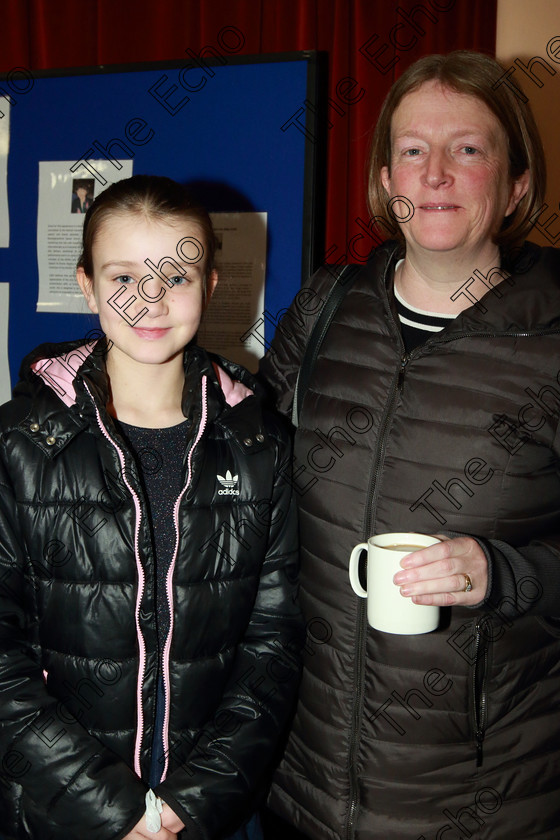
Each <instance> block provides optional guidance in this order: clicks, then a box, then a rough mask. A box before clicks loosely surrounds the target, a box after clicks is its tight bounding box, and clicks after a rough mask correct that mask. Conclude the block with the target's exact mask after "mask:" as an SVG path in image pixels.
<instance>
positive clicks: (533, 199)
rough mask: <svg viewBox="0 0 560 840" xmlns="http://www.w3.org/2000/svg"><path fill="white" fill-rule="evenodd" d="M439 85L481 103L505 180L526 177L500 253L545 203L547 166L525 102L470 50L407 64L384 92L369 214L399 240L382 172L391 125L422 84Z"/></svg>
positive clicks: (516, 241)
mask: <svg viewBox="0 0 560 840" xmlns="http://www.w3.org/2000/svg"><path fill="white" fill-rule="evenodd" d="M431 81H438V82H440V83H441V84H442V85H443V87H446V88H450V89H451V90H454V91H456V92H457V93H462V94H467V95H468V96H475V97H476V98H477V99H480V100H481V101H482V102H484V104H485V105H487V106H488V108H490V110H491V111H492V113H493V114H494V115H495V116H496V117H497V119H498V121H499V123H500V125H501V126H502V127H503V129H504V131H505V134H506V137H507V143H508V153H509V175H510V178H512V179H515V178H518V177H519V176H520V175H522V174H523V172H525V170H526V169H528V170H529V173H530V183H529V189H528V190H527V193H526V195H525V196H524V197H523V198H522V199H521V201H520V202H519V204H518V205H517V207H516V209H515V211H514V212H513V213H512V214H511V215H510V216H507V217H506V218H505V219H504V221H503V224H502V228H501V230H500V232H499V233H498V234H497V236H496V243H497V244H498V245H500V246H501V247H502V248H503V249H504V252H505V253H506V254H507V252H508V251H509V250H510V249H512V248H514V247H515V246H518V245H520V244H521V243H522V242H523V240H524V239H525V237H526V236H527V234H528V233H529V231H530V229H531V227H532V226H533V224H534V218H535V216H536V215H537V214H538V211H539V209H540V208H541V207H542V204H543V201H544V194H545V189H546V164H545V157H544V151H543V147H542V142H541V138H540V136H539V132H538V129H537V126H536V123H535V119H534V117H533V114H532V111H531V108H530V106H529V103H528V101H523V100H526V97H525V96H524V95H523V94H522V92H521V91H518V92H517V93H516V91H515V89H514V88H513V87H512V86H511V83H510V82H509V80H508V79H507V77H505V73H504V70H503V68H502V67H501V66H500V65H499V64H498V62H497V61H494V59H493V58H490V57H489V56H486V55H483V54H482V53H477V52H471V51H469V50H456V51H455V52H451V53H449V54H448V55H427V56H424V58H421V59H419V61H416V62H415V63H414V64H412V65H411V66H410V67H409V68H408V69H407V70H406V71H405V72H404V73H403V75H402V76H401V77H400V78H399V79H398V80H397V81H396V82H395V84H394V85H393V87H392V88H391V90H390V91H389V93H388V95H387V97H386V99H385V101H384V103H383V105H382V107H381V113H380V115H379V119H378V121H377V124H376V126H375V131H374V134H373V139H372V143H371V149H370V154H369V159H368V209H369V211H370V213H371V215H372V217H373V218H375V219H377V220H378V221H379V222H380V223H381V224H382V225H383V227H384V228H388V229H389V232H390V234H391V235H393V236H395V237H396V238H397V239H401V240H403V239H404V237H403V234H402V231H401V229H400V227H399V225H398V223H397V221H396V219H395V216H394V215H393V214H392V213H391V211H390V208H389V207H388V206H387V193H386V191H385V189H384V187H383V184H382V183H381V169H382V168H383V167H384V166H387V167H388V168H389V171H390V169H391V121H392V118H393V114H394V113H395V110H396V108H397V107H398V105H399V103H400V102H401V100H402V99H403V97H404V96H406V95H407V94H408V93H411V92H412V91H414V90H416V89H417V88H419V87H420V85H422V84H424V83H425V82H431Z"/></svg>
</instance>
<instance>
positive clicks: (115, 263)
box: [101, 260, 138, 271]
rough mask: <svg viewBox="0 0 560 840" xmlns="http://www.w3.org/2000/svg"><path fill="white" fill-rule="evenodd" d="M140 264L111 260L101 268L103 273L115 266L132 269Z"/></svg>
mask: <svg viewBox="0 0 560 840" xmlns="http://www.w3.org/2000/svg"><path fill="white" fill-rule="evenodd" d="M135 265H138V263H135V262H132V261H131V260H110V261H109V262H106V263H103V265H102V266H101V271H104V269H106V268H112V267H113V266H119V267H120V268H131V267H133V266H135Z"/></svg>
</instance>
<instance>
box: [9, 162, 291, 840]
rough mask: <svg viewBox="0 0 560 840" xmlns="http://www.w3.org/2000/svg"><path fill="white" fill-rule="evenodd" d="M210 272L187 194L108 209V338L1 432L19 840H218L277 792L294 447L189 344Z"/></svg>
mask: <svg viewBox="0 0 560 840" xmlns="http://www.w3.org/2000/svg"><path fill="white" fill-rule="evenodd" d="M213 256H214V234H213V230H212V224H211V222H210V219H209V216H208V214H207V212H206V211H205V210H204V209H203V208H202V207H199V206H198V205H197V204H195V203H194V202H193V201H192V199H191V197H190V196H189V193H188V191H187V190H186V189H185V188H184V187H183V186H181V185H180V184H177V183H175V182H173V181H171V180H170V179H168V178H161V177H156V176H147V175H137V176H134V177H133V178H130V179H127V180H123V181H119V182H118V183H116V184H113V185H112V186H110V187H109V188H108V189H107V190H105V191H104V192H103V193H101V194H100V196H99V197H98V198H97V199H96V201H95V202H94V203H93V205H92V207H91V208H90V209H89V210H88V213H87V215H86V218H85V222H84V229H83V252H82V255H81V257H80V260H79V263H78V272H77V279H78V283H79V285H80V287H81V289H82V291H83V293H84V296H85V298H86V301H87V304H88V306H89V308H90V309H91V310H92V312H94V313H96V314H98V315H99V318H100V322H101V327H102V329H103V331H104V332H105V338H104V339H102V340H101V341H98V342H97V343H96V342H87V341H74V342H67V343H64V344H56V345H52V344H51V345H42V346H41V347H39V348H38V349H37V350H36V351H34V352H33V353H32V354H31V355H30V356H29V357H28V358H27V359H26V360H25V361H24V363H23V366H22V381H21V382H20V384H19V385H18V386H17V388H16V391H15V396H14V399H13V400H11V401H10V402H8V403H6V404H5V405H4V406H2V408H1V409H0V428H1V437H0V484H1V494H0V573H1V577H0V582H1V585H0V639H1V648H0V696H1V703H0V756H1V767H2V775H1V777H0V780H1V783H2V784H1V785H0V812H1V815H2V819H1V821H0V822H1V829H2V832H3V834H4V835H7V837H8V838H9V840H11V838H23V839H24V840H69V838H78V837H79V838H80V840H104V838H107V840H109V838H111V839H112V838H115V840H116V839H117V838H125V840H142V838H148V837H154V836H157V837H158V838H159V840H174V839H175V838H177V836H182V837H184V836H187V837H189V838H191V837H192V838H201V840H210V838H215V837H220V838H222V837H224V836H227V835H229V834H231V833H232V832H233V831H234V830H236V829H237V828H238V827H239V826H240V825H241V824H242V823H245V822H246V820H247V817H248V816H249V815H250V813H251V810H252V809H253V808H254V805H255V801H256V800H258V797H259V795H262V792H263V791H264V789H265V783H266V779H267V777H268V776H269V774H270V771H271V767H272V760H273V756H274V754H275V751H276V749H277V744H278V741H279V738H280V737H281V735H282V732H283V729H284V726H285V721H286V720H287V717H288V715H289V712H290V707H291V702H292V697H293V694H294V692H295V688H296V685H297V681H298V678H299V665H298V655H297V654H298V647H299V644H298V639H299V637H300V635H301V632H300V617H299V610H298V608H297V606H296V604H295V597H294V596H295V585H296V581H295V568H296V552H295V547H296V543H295V538H296V527H295V520H294V516H293V513H294V511H293V507H292V505H291V501H290V499H291V491H290V487H289V485H288V484H287V482H286V480H285V479H284V478H282V475H283V471H284V470H285V469H286V461H287V460H289V446H288V441H287V435H286V432H285V431H283V430H282V428H281V427H280V425H279V423H278V422H277V421H276V419H275V418H274V417H272V416H270V415H268V414H267V413H264V412H263V411H262V407H261V404H260V400H259V399H258V397H257V396H255V395H254V393H253V389H254V382H253V380H252V378H251V377H250V376H249V374H248V373H247V371H245V370H244V369H243V368H240V367H239V366H237V365H234V364H231V363H229V362H227V361H225V360H224V359H221V358H218V357H215V356H209V355H208V354H207V353H205V351H204V350H202V349H201V348H199V347H197V346H196V345H195V343H194V340H195V337H196V333H197V330H198V327H199V324H200V320H201V317H202V314H203V311H204V309H205V307H206V306H207V304H208V302H209V299H210V297H211V295H212V292H213V290H214V287H215V285H216V282H217V279H218V278H217V274H216V270H215V268H214V267H213ZM258 836H259V829H258V824H257V821H256V820H255V819H254V818H253V819H252V820H251V821H250V823H249V824H248V825H246V826H245V827H243V828H242V829H240V830H239V831H238V832H237V833H236V834H235V838H236V840H247V838H251V840H252V838H257V837H258Z"/></svg>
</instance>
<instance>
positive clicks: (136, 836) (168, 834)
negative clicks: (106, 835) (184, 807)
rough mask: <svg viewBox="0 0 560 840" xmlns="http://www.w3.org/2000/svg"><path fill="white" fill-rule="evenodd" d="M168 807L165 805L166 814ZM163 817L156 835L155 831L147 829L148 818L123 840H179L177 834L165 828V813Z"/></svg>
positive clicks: (143, 819)
mask: <svg viewBox="0 0 560 840" xmlns="http://www.w3.org/2000/svg"><path fill="white" fill-rule="evenodd" d="M167 807H168V806H167V805H164V813H165V808H167ZM169 810H171V809H169ZM171 813H172V814H173V811H171ZM161 817H162V823H161V828H160V830H159V831H158V832H157V833H155V834H154V832H153V831H148V829H147V828H146V818H145V817H142V819H141V820H139V821H138V822H137V823H136V825H135V826H134V828H133V829H132V831H129V833H128V834H127V835H126V836H125V837H123V840H177V833H176V832H173V831H169V830H168V829H167V828H166V827H164V825H163V813H162V815H161ZM181 826H182V824H181Z"/></svg>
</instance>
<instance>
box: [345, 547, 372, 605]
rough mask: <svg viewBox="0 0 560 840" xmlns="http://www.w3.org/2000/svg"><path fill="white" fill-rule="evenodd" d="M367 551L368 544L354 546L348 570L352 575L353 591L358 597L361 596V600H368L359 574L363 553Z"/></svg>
mask: <svg viewBox="0 0 560 840" xmlns="http://www.w3.org/2000/svg"><path fill="white" fill-rule="evenodd" d="M367 550H368V544H367V543H359V544H358V545H356V546H354V548H353V549H352V553H351V555H350V566H349V568H348V574H349V575H350V583H351V584H352V589H353V590H354V592H355V593H356V595H359V596H360V598H367V592H366V590H365V589H364V587H363V586H362V584H361V583H360V576H359V574H358V563H359V560H360V554H361V553H362V551H367Z"/></svg>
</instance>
